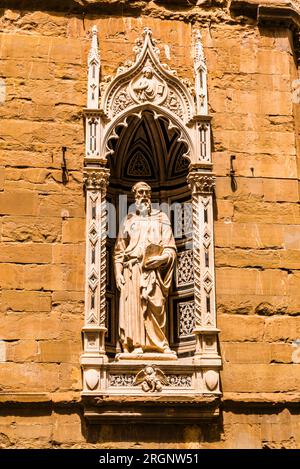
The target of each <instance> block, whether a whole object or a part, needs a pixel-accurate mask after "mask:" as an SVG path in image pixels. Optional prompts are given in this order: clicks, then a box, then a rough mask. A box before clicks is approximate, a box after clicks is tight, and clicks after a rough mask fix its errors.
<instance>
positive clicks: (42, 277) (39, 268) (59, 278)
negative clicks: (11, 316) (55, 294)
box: [23, 265, 65, 291]
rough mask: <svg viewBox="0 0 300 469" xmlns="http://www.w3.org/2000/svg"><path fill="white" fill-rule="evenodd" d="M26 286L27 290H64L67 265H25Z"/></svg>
mask: <svg viewBox="0 0 300 469" xmlns="http://www.w3.org/2000/svg"><path fill="white" fill-rule="evenodd" d="M23 275H24V288H25V289H26V290H41V289H43V290H45V291H47V290H48V291H49V290H50V291H53V290H62V289H64V285H65V280H64V275H65V267H64V266H56V265H26V266H24V271H23Z"/></svg>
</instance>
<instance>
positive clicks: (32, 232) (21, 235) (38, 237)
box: [2, 216, 62, 243]
mask: <svg viewBox="0 0 300 469" xmlns="http://www.w3.org/2000/svg"><path fill="white" fill-rule="evenodd" d="M61 231H62V221H61V218H53V217H52V218H51V217H48V218H44V217H25V216H24V217H23V216H20V217H19V216H14V217H3V227H2V240H3V241H22V242H23V241H28V242H29V241H32V242H43V243H53V241H60V240H61Z"/></svg>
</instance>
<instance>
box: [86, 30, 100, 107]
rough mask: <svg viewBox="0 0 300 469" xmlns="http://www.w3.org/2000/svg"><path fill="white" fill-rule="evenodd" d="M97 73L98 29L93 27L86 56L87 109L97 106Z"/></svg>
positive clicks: (98, 63) (98, 66)
mask: <svg viewBox="0 0 300 469" xmlns="http://www.w3.org/2000/svg"><path fill="white" fill-rule="evenodd" d="M99 73H100V56H99V50H98V29H97V26H96V25H94V26H93V28H92V41H91V48H90V51H89V55H88V96H87V107H88V108H89V109H98V106H99V102H98V101H99Z"/></svg>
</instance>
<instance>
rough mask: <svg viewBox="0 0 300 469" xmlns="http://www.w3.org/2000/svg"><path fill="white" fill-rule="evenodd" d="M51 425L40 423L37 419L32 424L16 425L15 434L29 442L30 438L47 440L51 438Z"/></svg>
mask: <svg viewBox="0 0 300 469" xmlns="http://www.w3.org/2000/svg"><path fill="white" fill-rule="evenodd" d="M52 430H53V427H52V425H51V424H50V425H41V424H39V423H38V420H37V421H36V422H35V423H34V424H27V425H26V424H25V425H20V424H18V425H16V429H15V436H16V438H17V439H19V440H21V441H22V442H23V441H24V440H25V441H26V440H27V441H29V442H30V443H29V444H31V442H32V440H38V442H40V441H43V440H44V441H47V442H48V441H49V440H51V435H52Z"/></svg>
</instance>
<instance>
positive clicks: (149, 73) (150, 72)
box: [142, 65, 153, 78]
mask: <svg viewBox="0 0 300 469" xmlns="http://www.w3.org/2000/svg"><path fill="white" fill-rule="evenodd" d="M142 73H143V75H144V77H146V78H152V75H153V70H152V67H150V65H146V66H145V67H144V68H143V70H142Z"/></svg>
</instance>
